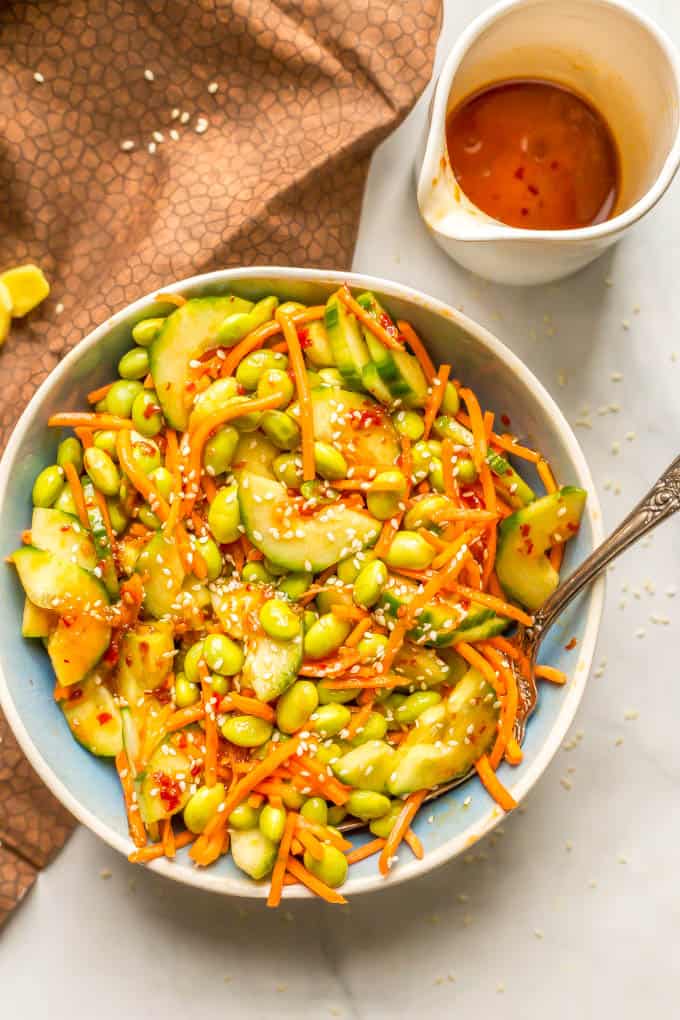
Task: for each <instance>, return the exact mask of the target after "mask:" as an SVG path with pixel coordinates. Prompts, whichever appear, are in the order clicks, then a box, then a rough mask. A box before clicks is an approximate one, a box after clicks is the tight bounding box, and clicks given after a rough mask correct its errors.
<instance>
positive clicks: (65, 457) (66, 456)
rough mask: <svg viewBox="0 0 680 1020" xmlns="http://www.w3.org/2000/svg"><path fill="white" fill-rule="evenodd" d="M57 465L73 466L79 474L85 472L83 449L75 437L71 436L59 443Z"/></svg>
mask: <svg viewBox="0 0 680 1020" xmlns="http://www.w3.org/2000/svg"><path fill="white" fill-rule="evenodd" d="M57 464H58V465H59V467H64V466H65V465H66V464H73V466H74V468H75V469H76V471H77V472H78V474H80V472H81V471H82V470H83V448H82V446H81V445H80V442H79V441H78V440H77V439H76V437H75V436H69V437H68V438H67V439H63V440H62V441H61V443H59V446H58V448H57Z"/></svg>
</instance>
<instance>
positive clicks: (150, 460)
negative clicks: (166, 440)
mask: <svg viewBox="0 0 680 1020" xmlns="http://www.w3.org/2000/svg"><path fill="white" fill-rule="evenodd" d="M130 438H131V440H132V460H133V461H134V465H135V467H136V468H138V469H139V470H140V471H141V472H142V474H145V475H150V474H151V472H152V471H155V470H156V468H157V467H160V466H161V451H160V450H159V449H158V446H157V445H156V443H154V441H153V439H145V438H144V436H141V435H140V434H139V433H138V432H133V433H132V436H131V437H130ZM121 498H123V497H121Z"/></svg>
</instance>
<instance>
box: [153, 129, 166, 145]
mask: <svg viewBox="0 0 680 1020" xmlns="http://www.w3.org/2000/svg"><path fill="white" fill-rule="evenodd" d="M151 137H152V138H153V140H154V142H158V144H159V145H160V143H161V142H162V141H164V138H163V134H162V132H160V131H154V133H153V134H152V136H151Z"/></svg>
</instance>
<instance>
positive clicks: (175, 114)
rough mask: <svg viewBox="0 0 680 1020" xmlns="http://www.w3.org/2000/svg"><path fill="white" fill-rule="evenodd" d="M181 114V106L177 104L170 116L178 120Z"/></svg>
mask: <svg viewBox="0 0 680 1020" xmlns="http://www.w3.org/2000/svg"><path fill="white" fill-rule="evenodd" d="M179 114H180V110H179V107H178V106H176V107H175V108H174V110H173V111H172V113H171V114H170V118H171V120H177V119H178V118H179Z"/></svg>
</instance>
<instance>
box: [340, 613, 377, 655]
mask: <svg viewBox="0 0 680 1020" xmlns="http://www.w3.org/2000/svg"><path fill="white" fill-rule="evenodd" d="M372 623H373V620H372V619H371V617H370V616H364V618H363V619H362V620H359V622H358V623H357V625H356V627H355V628H354V629H353V630H351V631H350V632H349V634H348V635H347V638H346V640H345V644H344V646H343V647H344V648H356V646H357V645H358V644H359V642H360V641H361V639H362V637H363V636H364V634H365V633H366V631H367V630H370V629H371V624H372Z"/></svg>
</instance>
